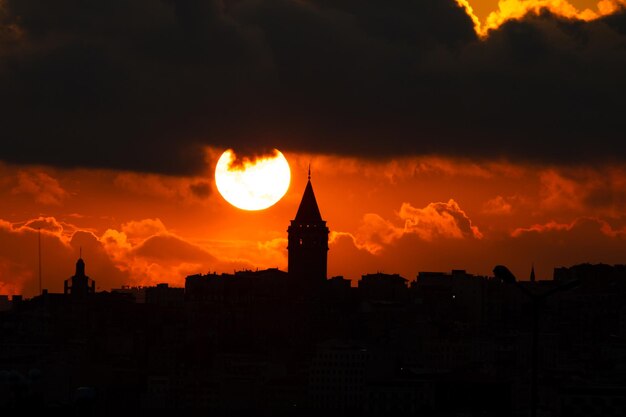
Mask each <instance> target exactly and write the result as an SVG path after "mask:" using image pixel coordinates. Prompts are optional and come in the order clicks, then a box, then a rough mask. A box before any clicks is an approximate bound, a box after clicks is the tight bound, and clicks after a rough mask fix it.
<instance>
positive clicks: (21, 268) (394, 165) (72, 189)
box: [0, 0, 626, 296]
mask: <svg viewBox="0 0 626 417" xmlns="http://www.w3.org/2000/svg"><path fill="white" fill-rule="evenodd" d="M457 2H458V3H459V4H462V5H464V6H465V7H466V9H467V10H468V12H469V8H470V7H471V8H472V9H473V14H474V15H475V20H474V22H475V25H476V28H477V30H479V31H483V32H482V33H483V34H487V32H485V31H486V29H488V28H489V27H494V25H495V26H497V25H499V24H501V23H502V22H503V21H505V20H506V19H510V18H517V17H520V16H521V15H523V14H524V13H526V12H536V11H537V10H539V9H538V8H541V7H543V8H548V9H549V10H550V11H552V12H553V13H555V14H561V15H563V16H566V17H568V18H579V19H587V20H588V19H593V18H595V17H597V16H599V15H602V14H607V13H611V12H612V11H614V10H615V7H617V6H616V5H617V4H622V5H623V4H624V0H601V1H600V2H595V1H590V0H571V1H565V0H528V1H524V2H521V1H519V0H504V1H501V2H497V1H494V0H472V1H469V2H468V1H465V0H457ZM0 4H1V3H0ZM383 139H384V138H383ZM429 140H435V141H436V140H437V139H436V138H431V139H429ZM272 146H273V145H272V144H269V143H264V148H265V149H267V148H268V147H270V148H271V147H272ZM87 151H88V150H87ZM205 151H206V152H205V153H206V172H204V173H203V174H201V175H197V176H194V177H185V176H166V175H162V174H147V173H138V172H128V171H119V170H103V169H88V168H81V169H61V168H53V167H49V166H35V165H28V164H24V165H11V164H3V163H2V162H0V199H1V201H2V204H1V205H0V294H16V293H22V294H24V295H26V296H32V295H35V294H36V292H37V289H38V277H37V275H38V272H37V271H38V263H37V259H38V258H37V229H38V228H41V230H42V236H41V237H42V250H43V255H42V271H43V287H44V288H48V289H49V290H50V291H54V292H60V291H62V288H63V280H64V279H66V278H68V277H69V276H71V275H72V273H73V268H74V262H75V261H76V259H77V257H78V253H79V248H80V247H82V249H83V258H84V259H85V261H86V267H87V268H86V271H87V274H88V275H90V276H91V278H93V279H94V280H95V281H96V283H97V287H98V289H99V290H107V289H110V288H111V287H119V286H121V285H153V284H155V283H159V282H169V283H171V284H172V285H177V286H182V285H183V284H184V277H185V276H186V275H188V274H195V273H206V272H209V271H217V272H232V271H233V270H235V269H243V268H257V267H258V268H267V267H279V268H281V269H286V267H287V262H286V260H287V256H286V255H287V253H286V245H287V243H286V229H287V226H288V224H289V220H290V219H292V218H293V217H294V215H295V213H296V210H297V207H298V203H299V201H300V197H301V195H302V192H303V190H304V187H305V184H306V172H307V166H308V164H309V162H310V163H311V164H312V167H313V186H314V189H315V193H316V196H317V200H318V203H319V206H320V209H321V212H322V215H323V217H324V218H325V219H326V220H327V222H328V226H329V228H330V230H331V243H330V252H329V268H328V270H329V275H330V276H334V275H344V276H346V277H348V278H350V279H353V280H357V279H358V278H359V277H360V275H362V274H365V273H371V272H376V271H382V272H387V273H400V274H402V275H403V276H405V277H406V278H409V279H414V277H415V275H416V274H417V273H418V272H419V271H447V270H450V269H466V270H468V271H469V272H471V273H475V274H490V273H491V271H492V269H493V267H494V266H495V265H496V264H505V265H507V266H509V268H510V269H511V270H512V271H513V272H514V273H515V274H516V275H517V276H518V277H519V278H523V279H525V278H526V277H527V276H528V274H529V271H530V267H531V264H532V263H534V265H535V270H536V271H537V275H538V276H539V277H540V278H550V277H551V276H552V268H554V267H557V266H564V265H572V264H576V263H581V262H594V263H595V262H605V263H623V262H624V259H623V254H624V250H625V249H626V240H625V239H626V215H625V214H626V192H625V191H624V190H626V166H624V165H623V164H620V163H619V162H616V163H615V164H614V165H606V166H593V165H584V164H582V165H581V164H579V165H567V166H566V165H545V164H543V165H532V164H530V163H526V162H525V163H516V162H513V161H508V160H469V159H466V160H463V159H459V158H451V157H444V156H407V157H406V158H404V159H398V158H396V159H379V160H367V159H359V158H356V157H345V156H333V155H321V154H299V153H287V152H285V156H286V157H287V160H288V161H289V164H290V166H291V169H292V182H291V186H290V189H289V191H288V192H287V195H286V196H285V197H284V198H283V199H282V200H281V201H279V202H278V203H277V204H276V205H275V206H273V207H271V208H269V209H267V210H263V211H260V212H248V211H243V210H240V209H237V208H235V207H233V206H231V205H230V204H228V203H227V202H225V201H224V200H223V199H222V198H221V196H220V195H219V194H218V192H217V190H216V188H215V185H214V182H213V174H212V172H213V170H214V168H215V163H216V161H217V158H218V157H219V155H220V154H221V152H223V151H224V149H211V148H207V149H206V150H205ZM146 152H150V150H146Z"/></svg>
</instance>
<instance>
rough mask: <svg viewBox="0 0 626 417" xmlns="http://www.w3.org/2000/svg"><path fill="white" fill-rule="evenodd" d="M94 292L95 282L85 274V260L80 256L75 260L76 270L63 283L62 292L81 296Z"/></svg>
mask: <svg viewBox="0 0 626 417" xmlns="http://www.w3.org/2000/svg"><path fill="white" fill-rule="evenodd" d="M95 292H96V282H95V281H94V280H93V279H91V278H89V277H88V276H87V275H85V261H83V258H82V257H80V258H78V261H76V272H75V273H74V275H73V276H72V277H70V278H68V279H66V280H65V282H64V283H63V293H64V294H66V295H68V294H69V295H72V296H76V297H82V296H85V295H87V294H94V293H95Z"/></svg>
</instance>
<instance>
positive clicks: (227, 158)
mask: <svg viewBox="0 0 626 417" xmlns="http://www.w3.org/2000/svg"><path fill="white" fill-rule="evenodd" d="M236 160H237V156H236V155H235V152H234V151H233V150H231V149H228V150H227V151H225V152H224V153H223V154H222V156H221V157H220V159H219V160H218V161H217V166H216V167H215V184H216V185H217V189H218V190H219V192H220V194H221V195H222V197H224V199H225V200H226V201H228V202H229V203H230V204H232V205H233V206H235V207H238V208H240V209H243V210H263V209H266V208H268V207H270V206H272V205H274V204H276V203H277V202H278V200H280V199H281V198H282V197H283V196H284V195H285V193H286V192H287V189H288V188H289V182H290V181H291V171H290V170H289V164H288V163H287V159H285V156H284V155H283V154H282V153H281V152H280V151H279V150H278V149H274V154H273V155H271V156H264V157H261V158H257V159H255V160H250V159H248V158H243V160H242V161H241V162H237V163H236V164H234V163H233V162H235V161H236Z"/></svg>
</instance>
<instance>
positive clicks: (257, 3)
mask: <svg viewBox="0 0 626 417" xmlns="http://www.w3.org/2000/svg"><path fill="white" fill-rule="evenodd" d="M3 4H4V9H3V10H2V12H0V28H2V30H0V94H1V96H2V97H3V100H2V102H1V104H0V115H1V116H0V123H1V126H2V138H3V139H2V145H3V146H2V147H1V148H0V158H1V159H3V160H5V161H10V162H14V163H44V164H51V165H57V166H97V167H109V168H124V169H131V170H136V171H152V172H165V173H174V174H184V173H193V172H197V171H198V170H199V169H201V167H202V166H203V165H204V163H205V162H204V156H203V154H202V152H200V151H199V150H200V149H201V147H202V146H204V145H211V146H217V147H235V148H237V147H240V148H245V149H255V148H257V147H258V148H263V149H265V148H272V147H278V148H280V149H282V150H288V151H297V150H303V151H313V152H324V153H343V154H351V155H364V156H372V157H373V156H390V155H399V154H403V155H404V154H428V153H437V154H451V155H464V156H468V155H469V156H475V157H494V156H505V157H508V158H510V159H517V158H522V159H525V160H527V159H530V160H541V161H555V162H562V161H582V160H584V161H590V160H594V159H596V160H604V159H606V158H611V159H613V160H618V161H622V160H623V159H624V157H626V141H624V140H623V139H624V132H625V129H624V128H625V127H626V126H625V124H626V121H625V120H626V119H624V117H623V115H622V114H621V111H622V109H623V97H624V93H625V92H626V79H624V77H623V74H624V73H626V49H625V48H624V46H623V45H624V43H625V42H626V13H624V12H619V13H617V14H614V15H611V16H608V17H605V18H603V19H599V20H596V21H593V22H587V23H585V22H579V21H571V20H564V19H562V18H558V17H555V16H553V15H551V14H548V13H544V14H541V15H539V16H535V15H532V16H530V15H529V16H527V17H526V18H524V19H523V20H519V21H509V22H508V23H506V24H504V25H503V26H502V27H500V28H499V29H497V30H494V31H492V32H491V34H490V36H489V37H488V38H487V39H486V40H478V39H477V37H476V35H475V34H474V32H473V27H472V21H471V19H470V18H469V17H468V16H467V15H466V14H465V12H464V11H463V10H462V9H461V8H460V7H459V6H458V5H457V4H456V3H455V2H454V1H453V0H424V1H410V0H402V1H395V2H388V1H384V0H361V1H357V0H337V1H330V0H310V1H293V0H162V1H159V0H110V1H107V2H83V1H75V0H63V1H57V2H54V4H52V3H51V2H49V1H46V0H5V1H4V2H3Z"/></svg>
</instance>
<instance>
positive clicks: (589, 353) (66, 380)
mask: <svg viewBox="0 0 626 417" xmlns="http://www.w3.org/2000/svg"><path fill="white" fill-rule="evenodd" d="M288 233H289V246H288V250H289V271H288V272H284V271H280V270H277V269H268V270H262V271H240V272H237V273H234V274H220V275H218V274H207V275H194V276H189V277H187V279H186V285H185V288H184V289H183V288H171V287H169V286H168V285H167V284H160V285H158V286H156V287H150V288H123V289H119V290H113V291H111V292H99V293H96V292H95V291H93V290H92V289H93V288H94V287H93V284H92V281H90V280H89V279H88V278H87V276H86V275H85V264H84V262H82V259H81V260H79V262H78V263H77V268H76V274H75V275H74V276H73V277H72V278H71V280H68V284H67V291H66V292H65V294H52V293H46V292H44V294H42V295H41V296H38V297H35V298H33V299H30V300H20V299H19V298H18V297H14V299H13V302H10V301H9V300H8V298H4V299H3V298H0V310H3V311H0V410H1V411H2V415H7V416H8V415H29V413H35V412H41V411H44V412H54V411H59V412H64V413H66V415H95V416H109V415H112V414H113V413H121V414H123V415H127V414H134V415H148V416H150V415H170V414H172V413H176V415H180V416H186V415H190V416H195V415H202V416H207V415H214V416H527V415H530V413H531V409H533V402H532V401H531V392H532V391H533V390H532V388H533V386H536V387H537V390H536V392H537V396H536V397H535V398H536V402H535V403H536V409H537V411H538V413H537V415H543V416H563V417H565V416H623V415H626V408H625V402H626V308H625V306H626V304H625V302H624V300H626V267H624V266H620V265H616V266H609V265H578V266H574V267H571V268H558V269H556V270H555V274H554V280H551V281H535V280H533V281H532V282H530V281H523V282H517V281H516V280H515V279H514V277H513V276H512V275H511V274H510V273H509V274H506V273H503V272H502V271H503V269H502V268H496V270H494V271H497V273H495V276H494V277H480V276H473V275H470V274H468V273H466V272H465V271H462V270H454V271H451V272H450V273H436V272H421V273H420V274H419V275H418V276H417V277H416V279H414V280H407V279H406V278H404V277H401V276H399V275H395V274H392V275H389V274H382V273H376V274H368V275H364V276H363V277H362V279H361V280H360V281H359V284H358V287H351V286H350V281H349V280H346V279H344V278H343V277H333V278H330V279H326V278H327V277H326V256H327V250H328V228H327V227H326V224H325V222H324V221H323V220H322V217H321V214H320V211H319V208H318V206H317V203H316V200H315V195H314V193H313V188H312V186H311V183H310V182H309V183H307V186H306V190H305V193H304V197H303V199H302V203H301V204H300V207H299V209H298V212H297V214H296V216H295V219H294V220H293V221H292V222H291V225H290V226H289V230H288ZM504 270H505V269H504ZM505 272H506V271H505ZM96 278H97V276H96ZM572 283H575V284H576V285H572ZM535 318H537V319H538V320H536V321H535ZM535 323H537V326H536V327H535V326H534V324H535ZM533 341H534V342H533ZM533 347H536V350H533ZM533 352H536V356H534V355H533ZM534 371H536V373H535V372H534ZM533 375H536V379H533ZM533 381H536V384H533Z"/></svg>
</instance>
